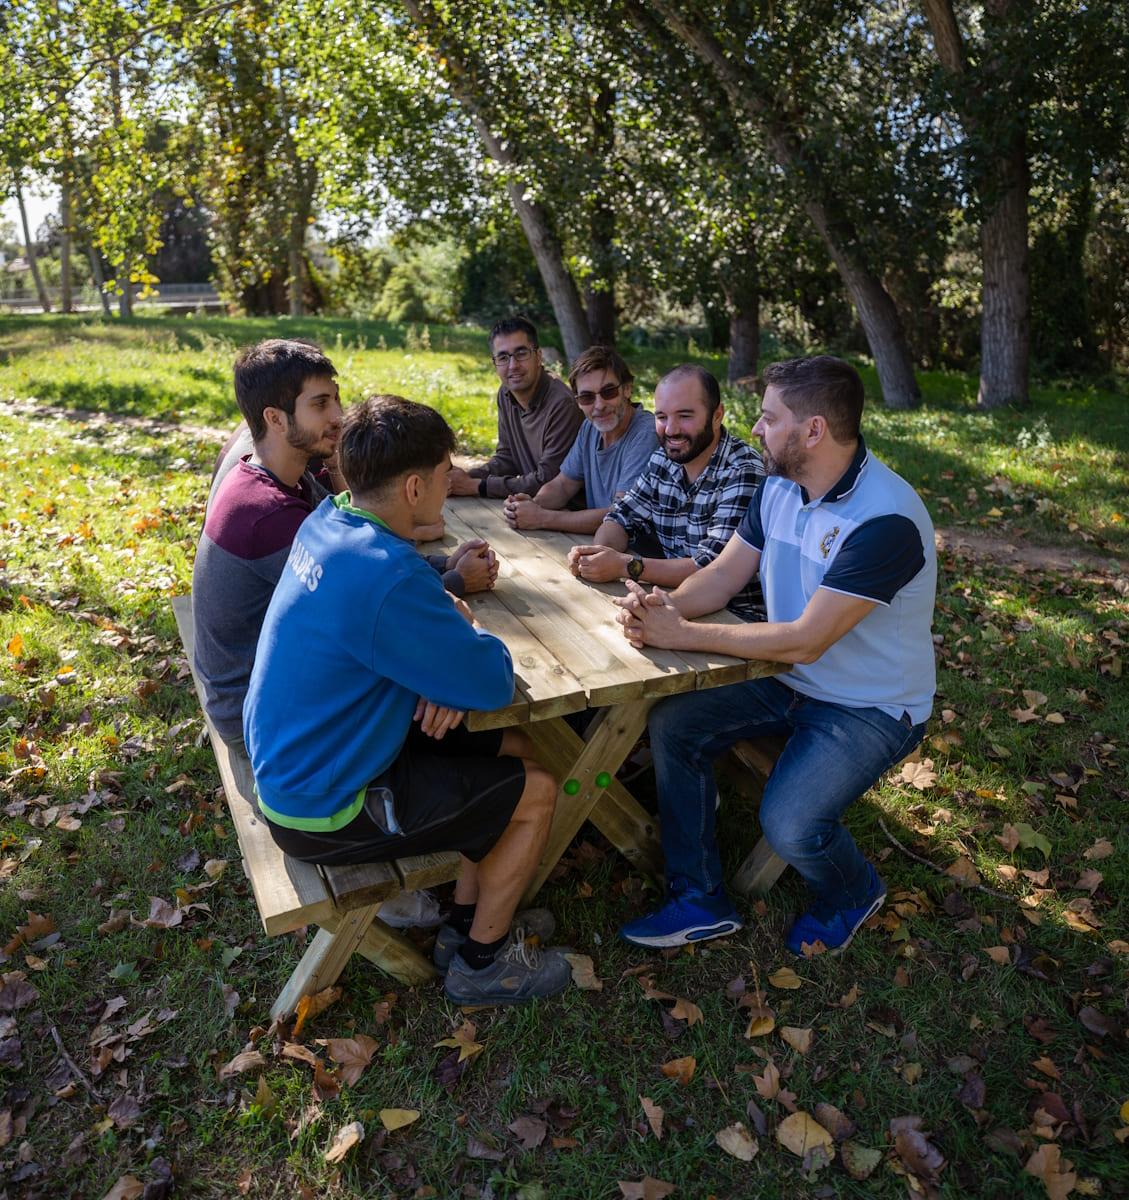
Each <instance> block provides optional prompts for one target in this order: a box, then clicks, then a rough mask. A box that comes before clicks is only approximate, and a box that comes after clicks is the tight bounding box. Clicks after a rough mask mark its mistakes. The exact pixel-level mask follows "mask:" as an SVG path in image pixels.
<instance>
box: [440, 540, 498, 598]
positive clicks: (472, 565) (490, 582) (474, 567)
mask: <svg viewBox="0 0 1129 1200" xmlns="http://www.w3.org/2000/svg"><path fill="white" fill-rule="evenodd" d="M447 570H448V571H458V573H459V574H460V575H461V576H462V580H463V587H464V588H465V590H466V591H467V592H468V593H472V592H488V591H489V590H490V589H491V588H492V587H493V586H494V584H495V582H496V581H497V578H498V556H497V555H496V554H495V553H494V551H493V550H491V549H490V547H489V545H488V544H487V543H486V542H485V541H483V539H482V538H471V540H470V541H469V542H463V544H462V545H461V546H458V547H456V549H455V550H453V551H452V552H451V554H450V555H448V557H447Z"/></svg>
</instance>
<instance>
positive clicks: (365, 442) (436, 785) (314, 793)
mask: <svg viewBox="0 0 1129 1200" xmlns="http://www.w3.org/2000/svg"><path fill="white" fill-rule="evenodd" d="M454 446H455V439H454V435H453V434H452V432H451V430H450V428H449V427H448V425H447V423H446V422H445V421H444V420H443V418H442V417H441V416H440V415H439V414H438V413H436V412H434V411H433V410H432V409H430V408H427V407H426V406H424V405H421V404H414V403H412V402H411V401H410V400H404V399H402V398H401V397H398V396H374V397H370V398H369V399H368V400H365V401H363V402H362V403H361V404H359V405H357V406H356V407H354V408H352V409H350V410H349V412H348V413H347V414H346V417H345V420H344V422H343V425H342V430H341V437H340V440H339V443H338V454H339V458H340V464H341V471H342V474H343V475H344V477H345V481H346V483H347V484H348V486H349V491H348V492H345V493H343V494H342V495H340V496H336V497H331V498H329V499H327V500H325V501H324V502H323V503H322V504H321V505H320V507H319V508H318V509H317V510H316V511H315V512H314V513H313V514H312V515H311V516H310V517H308V518H307V519H306V521H305V522H304V523H303V524H302V526H301V528H300V529H299V530H298V534H297V536H296V537H295V539H294V545H293V547H292V549H291V552H290V557H289V559H288V560H287V565H286V567H285V568H284V570H283V572H282V577H281V579H280V580H279V583H278V587H277V588H276V590H275V593H274V596H273V598H272V599H271V603H270V606H269V608H268V609H267V614H266V618H265V619H264V622H263V629H262V634H261V636H260V639H259V646H258V651H257V654H256V657H255V666H254V669H253V671H252V674H251V683H250V687H249V689H248V692H247V701H246V704H245V706H244V732H245V735H246V740H247V749H248V752H249V753H250V756H251V765H252V768H253V770H254V774H255V782H256V786H257V790H258V795H259V803H260V807H261V809H262V812H263V815H264V818H265V819H266V821H267V823H268V825H269V827H270V830H271V833H272V835H273V836H274V839H275V841H276V842H277V843H278V845H279V846H281V848H282V849H283V850H284V851H285V852H286V853H287V854H291V855H293V856H294V857H295V858H299V859H302V860H304V861H306V862H317V863H334V864H340V863H350V862H382V861H389V860H391V859H395V858H401V857H404V856H405V855H412V854H427V853H434V852H437V851H442V850H457V851H459V852H460V853H461V854H462V855H463V868H462V872H461V875H460V878H459V880H458V882H457V884H456V886H455V909H454V912H453V913H452V915H451V918H450V919H449V922H448V929H447V932H448V943H447V947H446V951H447V953H449V954H451V957H450V962H449V965H448V966H447V972H446V978H445V989H446V992H447V995H448V996H449V997H450V998H451V999H452V1000H453V1001H455V1002H456V1003H458V1004H512V1003H517V1002H520V1001H523V1000H529V999H533V998H535V997H538V996H549V995H554V994H555V993H557V992H559V991H561V990H562V989H563V988H564V987H565V986H566V985H567V983H568V980H569V978H570V976H571V971H570V967H569V964H568V962H567V961H566V960H565V959H564V957H563V956H562V955H561V954H559V953H558V952H555V951H547V952H544V953H542V952H541V951H540V950H538V949H536V948H534V947H532V946H529V945H527V944H526V943H525V942H524V940H523V939H521V938H519V937H514V936H511V923H512V920H513V916H514V910H515V909H516V907H517V902H518V899H519V898H520V896H521V894H522V892H523V890H524V889H525V886H526V884H527V883H528V882H529V880H530V879H531V878H532V876H533V873H534V871H535V870H536V868H537V864H538V863H539V861H540V859H541V853H542V850H543V848H544V845H545V841H546V839H547V837H548V832H549V826H550V823H551V821H552V815H553V806H554V804H555V800H556V793H557V784H556V781H555V780H554V779H553V778H552V776H551V775H550V774H549V773H548V772H547V771H545V770H544V768H542V767H541V766H539V765H538V764H537V763H536V762H534V761H533V760H532V758H531V756H530V749H531V748H530V745H529V742H528V739H526V737H525V735H524V734H522V733H520V732H519V731H516V730H506V731H504V732H503V731H498V730H493V731H488V732H479V733H470V732H468V731H467V730H466V729H465V728H463V727H461V721H462V717H463V715H464V713H465V711H466V710H467V709H491V708H498V707H500V706H501V705H503V704H507V703H509V701H510V700H511V699H512V697H513V689H514V677H513V666H512V664H511V661H510V655H509V652H508V651H507V649H506V647H505V646H504V645H503V644H502V643H501V642H500V641H499V640H498V639H497V638H495V637H494V636H492V635H491V634H489V633H487V632H485V631H484V630H482V629H480V628H478V627H477V625H476V624H475V622H474V619H473V617H472V616H471V613H470V610H469V609H468V608H467V607H466V606H465V605H464V604H462V602H461V601H458V600H456V599H454V598H453V597H451V596H450V595H448V594H447V593H446V592H444V590H443V585H442V583H441V581H440V579H439V576H438V575H437V574H436V573H435V571H433V570H432V569H431V568H430V567H429V566H428V565H427V563H426V562H425V561H424V560H423V559H422V558H421V557H420V556H419V555H418V554H417V553H416V551H415V547H414V545H413V538H414V537H415V536H417V534H418V530H419V529H420V528H421V527H426V526H429V525H433V524H434V523H435V522H436V521H438V520H439V517H440V515H441V513H442V509H443V502H444V500H445V498H446V496H447V475H448V472H449V471H450V469H451V451H452V450H453V449H454ZM296 697H300V698H301V703H296V702H295V698H296ZM452 943H453V944H452ZM437 958H438V953H437Z"/></svg>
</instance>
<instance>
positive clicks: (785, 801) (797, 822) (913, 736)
mask: <svg viewBox="0 0 1129 1200" xmlns="http://www.w3.org/2000/svg"><path fill="white" fill-rule="evenodd" d="M648 727H649V729H650V734H651V753H652V755H653V756H654V762H655V776H656V779H657V782H658V790H659V815H660V817H661V820H662V844H663V853H664V855H665V856H666V869H667V875H668V877H669V878H671V879H673V878H675V877H677V876H682V877H683V878H685V879H686V880H688V881H689V883H690V885H691V886H692V887H696V888H701V889H702V890H703V891H707V892H709V891H713V890H714V888H716V887H717V886H718V885H719V884H720V883H721V882H722V875H721V859H720V857H719V855H718V851H717V837H716V825H717V813H716V808H717V785H716V783H715V782H714V777H713V760H714V759H715V758H717V756H718V755H719V754H721V752H722V751H723V750H725V749H726V748H727V747H729V746H731V745H733V743H734V742H736V741H739V740H740V739H741V738H746V737H757V736H762V735H776V736H779V737H786V738H787V739H788V742H787V745H786V746H785V747H784V752H783V753H782V754H781V755H780V758H779V759H778V760H777V763H776V766H775V768H774V769H773V771H772V774H771V775H770V776H769V778H768V782H767V783H766V784H765V788H764V798H763V800H762V801H761V807H760V823H761V829H762V830H763V832H764V836H765V837H766V838H767V839H768V844H769V845H770V846H771V847H772V849H773V850H774V851H775V852H776V853H777V854H779V855H780V857H781V858H782V859H784V861H785V862H787V863H788V864H789V865H791V866H793V867H795V868H796V870H797V871H798V872H799V873H800V874H801V875H802V876H803V877H804V879H805V881H806V882H807V884H808V886H809V887H810V888H811V890H812V891H813V892H814V893H815V896H816V899H817V900H818V901H819V902H821V903H823V904H827V905H828V906H830V907H832V908H836V909H838V908H854V907H856V906H857V905H860V904H862V903H864V902H865V901H866V899H867V892H868V890H869V889H868V882H869V871H868V868H867V863H866V859H865V858H863V856H862V853H861V852H860V850H859V848H858V846H856V845H855V842H854V839H853V838H852V837H851V835H850V834H849V833H848V832H847V831H846V829H845V828H844V827H843V824H842V822H841V821H840V818H841V817H842V815H843V813H844V812H845V811H846V809H847V807H848V805H850V804H851V803H852V801H854V800H856V799H858V797H859V796H861V795H862V794H863V793H864V792H865V791H866V790H867V789H868V788H869V787H870V786H871V785H872V784H873V783H874V782H875V781H876V780H877V779H878V778H879V777H880V776H881V775H882V773H883V772H884V771H886V770H888V769H889V768H890V767H891V766H892V765H893V764H894V763H896V762H898V760H899V759H902V758H904V757H905V756H906V755H907V754H908V753H909V752H910V751H911V750H912V749H913V748H914V746H916V745H917V743H918V742H920V741H921V738H922V736H923V734H924V732H925V725H924V724H921V725H913V724H911V723H910V718H909V717H908V715H903V717H902V719H901V720H900V721H898V720H895V719H894V718H893V717H891V716H889V715H888V714H886V713H884V712H882V711H881V710H880V709H877V708H847V707H845V706H843V705H841V704H830V703H827V702H826V701H823V700H813V699H812V698H811V697H809V696H804V695H802V694H801V693H799V692H796V691H793V690H792V689H791V688H790V687H788V686H787V685H786V684H783V683H781V682H779V681H778V680H776V679H753V680H749V681H747V682H745V683H734V684H730V685H729V686H728V687H719V688H711V689H708V690H706V691H702V692H685V693H683V694H681V695H678V696H671V697H669V698H668V699H666V700H661V701H659V703H658V704H656V705H655V706H654V708H653V709H651V715H650V719H649V722H648Z"/></svg>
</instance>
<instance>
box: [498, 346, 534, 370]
mask: <svg viewBox="0 0 1129 1200" xmlns="http://www.w3.org/2000/svg"><path fill="white" fill-rule="evenodd" d="M532 353H533V348H532V347H531V346H518V348H517V349H516V350H515V351H514V352H513V353H512V354H508V353H507V352H506V351H505V350H501V351H499V352H498V353H497V354H494V355H491V361H492V362H493V363H494V366H496V367H508V366H509V365H510V359H511V358H512V359H513V360H514V362H516V363H523V362H528V361H529V357H530V355H531V354H532Z"/></svg>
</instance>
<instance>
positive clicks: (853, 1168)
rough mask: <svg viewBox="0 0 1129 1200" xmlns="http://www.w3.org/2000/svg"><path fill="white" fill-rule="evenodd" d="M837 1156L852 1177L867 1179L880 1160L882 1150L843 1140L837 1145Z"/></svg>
mask: <svg viewBox="0 0 1129 1200" xmlns="http://www.w3.org/2000/svg"><path fill="white" fill-rule="evenodd" d="M839 1157H840V1158H841V1159H842V1160H843V1166H844V1168H845V1169H846V1172H847V1174H848V1175H850V1177H851V1178H852V1179H869V1178H870V1176H871V1174H872V1173H873V1171H874V1168H875V1167H876V1166H878V1164H879V1163H880V1162H881V1161H882V1151H881V1150H872V1149H871V1148H870V1147H869V1146H861V1145H859V1143H858V1142H844V1143H843V1144H842V1146H840V1147H839Z"/></svg>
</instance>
